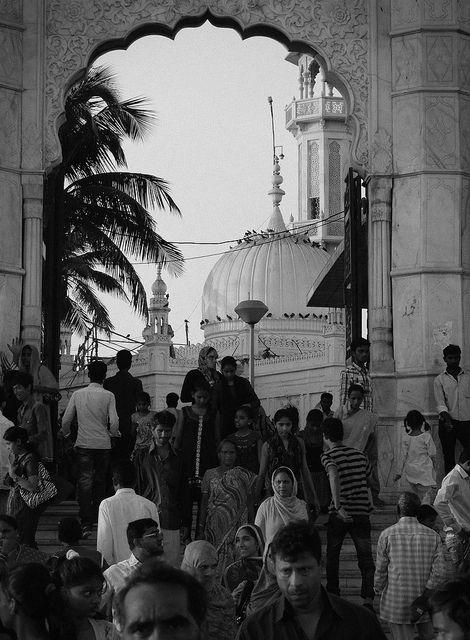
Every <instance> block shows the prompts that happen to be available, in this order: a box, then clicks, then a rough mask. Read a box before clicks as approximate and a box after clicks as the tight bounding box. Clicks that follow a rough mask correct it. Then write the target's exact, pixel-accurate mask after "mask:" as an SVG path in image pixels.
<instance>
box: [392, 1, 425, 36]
mask: <svg viewBox="0 0 470 640" xmlns="http://www.w3.org/2000/svg"><path fill="white" fill-rule="evenodd" d="M418 19H419V3H418V2H410V1H409V0H392V2H391V23H392V29H398V28H399V27H411V26H414V25H416V23H417V22H418Z"/></svg>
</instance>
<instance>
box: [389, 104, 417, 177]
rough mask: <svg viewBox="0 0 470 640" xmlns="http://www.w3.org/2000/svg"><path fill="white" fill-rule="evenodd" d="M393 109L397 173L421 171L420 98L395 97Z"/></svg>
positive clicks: (395, 167) (394, 157)
mask: <svg viewBox="0 0 470 640" xmlns="http://www.w3.org/2000/svg"><path fill="white" fill-rule="evenodd" d="M392 108H393V161H394V170H395V173H410V172H413V171H419V169H421V164H422V162H421V155H422V154H421V137H422V133H421V126H422V123H421V104H420V96H418V95H415V94H411V95H402V96H395V97H394V98H393V101H392Z"/></svg>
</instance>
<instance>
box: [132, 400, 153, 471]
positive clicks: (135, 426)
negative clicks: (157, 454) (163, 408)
mask: <svg viewBox="0 0 470 640" xmlns="http://www.w3.org/2000/svg"><path fill="white" fill-rule="evenodd" d="M136 409H137V411H136V412H135V413H133V414H132V416H131V421H132V431H133V433H132V436H133V437H135V445H134V451H133V452H132V456H131V459H132V460H135V459H136V457H139V455H141V454H142V451H144V452H146V451H148V450H149V447H150V445H151V444H152V442H153V418H154V416H155V411H150V396H149V394H148V393H145V391H142V392H141V393H139V394H137V399H136Z"/></svg>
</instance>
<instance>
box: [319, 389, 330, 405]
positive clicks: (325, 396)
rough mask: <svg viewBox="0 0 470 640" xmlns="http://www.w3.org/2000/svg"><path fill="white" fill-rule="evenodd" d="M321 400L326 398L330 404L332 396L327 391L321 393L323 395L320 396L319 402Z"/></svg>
mask: <svg viewBox="0 0 470 640" xmlns="http://www.w3.org/2000/svg"><path fill="white" fill-rule="evenodd" d="M322 398H328V399H329V400H331V402H333V394H332V393H330V392H329V391H323V393H322V394H321V395H320V400H321V399H322Z"/></svg>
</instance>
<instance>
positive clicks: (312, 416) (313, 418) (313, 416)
mask: <svg viewBox="0 0 470 640" xmlns="http://www.w3.org/2000/svg"><path fill="white" fill-rule="evenodd" d="M306 422H323V411H322V410H321V409H310V411H309V412H308V413H307V418H306Z"/></svg>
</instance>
